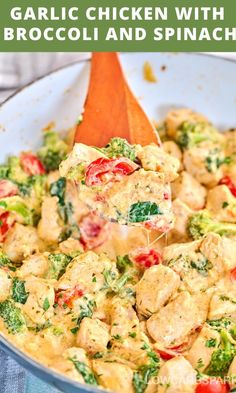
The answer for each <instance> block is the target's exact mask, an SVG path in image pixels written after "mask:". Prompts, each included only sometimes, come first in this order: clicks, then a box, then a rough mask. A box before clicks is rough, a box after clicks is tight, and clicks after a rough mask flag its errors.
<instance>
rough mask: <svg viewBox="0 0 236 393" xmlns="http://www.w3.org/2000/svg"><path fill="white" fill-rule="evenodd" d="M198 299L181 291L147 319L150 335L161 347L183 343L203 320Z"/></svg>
mask: <svg viewBox="0 0 236 393" xmlns="http://www.w3.org/2000/svg"><path fill="white" fill-rule="evenodd" d="M201 319H202V316H201V317H200V316H199V308H198V306H197V303H196V299H194V298H193V296H191V295H190V294H189V293H188V292H181V293H180V294H179V295H178V296H177V297H176V298H175V299H174V300H172V301H171V302H170V303H168V304H167V306H165V307H163V308H161V310H160V311H159V312H158V313H156V314H154V315H152V317H151V318H150V319H149V320H148V321H147V329H148V333H149V334H150V336H151V337H152V338H153V340H155V341H156V342H157V343H158V344H160V346H161V347H164V348H168V347H173V346H176V345H180V344H182V343H183V342H184V341H185V340H186V338H187V336H188V335H189V334H190V333H191V332H192V331H194V330H195V329H196V328H197V327H198V326H199V325H200V324H201V322H202V320H201Z"/></svg>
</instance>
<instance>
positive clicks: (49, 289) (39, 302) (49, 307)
mask: <svg viewBox="0 0 236 393" xmlns="http://www.w3.org/2000/svg"><path fill="white" fill-rule="evenodd" d="M25 290H26V292H27V293H28V294H29V296H28V298H27V301H26V303H25V304H24V305H22V310H23V312H24V314H26V315H27V316H28V318H29V319H30V320H31V321H32V322H33V323H35V324H44V323H45V322H46V320H47V319H49V318H50V317H52V315H53V305H54V301H55V293H54V288H53V286H52V285H50V284H49V282H48V281H47V280H42V279H40V278H36V277H33V276H32V277H28V278H27V279H26V280H25Z"/></svg>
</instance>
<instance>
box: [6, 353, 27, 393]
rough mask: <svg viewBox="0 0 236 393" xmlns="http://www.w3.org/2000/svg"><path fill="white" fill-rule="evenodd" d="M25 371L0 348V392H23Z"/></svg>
mask: <svg viewBox="0 0 236 393" xmlns="http://www.w3.org/2000/svg"><path fill="white" fill-rule="evenodd" d="M25 386H26V375H25V371H24V370H23V369H22V368H21V367H20V366H19V365H18V364H17V363H16V362H15V361H14V360H12V359H11V358H9V357H8V356H7V355H6V354H5V353H4V352H3V351H1V350H0V391H1V393H25Z"/></svg>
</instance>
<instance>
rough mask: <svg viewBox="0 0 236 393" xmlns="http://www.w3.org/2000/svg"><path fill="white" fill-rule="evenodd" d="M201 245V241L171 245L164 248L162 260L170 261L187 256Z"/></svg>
mask: <svg viewBox="0 0 236 393" xmlns="http://www.w3.org/2000/svg"><path fill="white" fill-rule="evenodd" d="M200 244H201V240H195V241H193V242H189V243H176V244H171V245H170V246H168V247H165V248H164V251H163V259H164V260H167V261H170V260H172V259H173V260H174V259H176V258H178V257H179V256H180V255H189V253H193V252H196V251H197V250H198V249H199V247H200Z"/></svg>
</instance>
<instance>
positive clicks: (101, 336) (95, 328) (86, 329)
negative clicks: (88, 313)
mask: <svg viewBox="0 0 236 393" xmlns="http://www.w3.org/2000/svg"><path fill="white" fill-rule="evenodd" d="M109 340H110V335H109V328H108V326H107V325H106V324H105V323H104V322H101V321H100V320H99V319H91V318H84V319H83V320H82V322H81V324H80V328H79V331H78V333H77V337H76V344H77V345H78V347H81V348H83V349H85V350H86V351H87V352H88V353H89V354H94V353H96V352H103V351H106V349H107V344H108V341H109Z"/></svg>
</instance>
